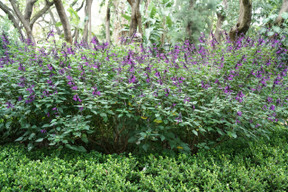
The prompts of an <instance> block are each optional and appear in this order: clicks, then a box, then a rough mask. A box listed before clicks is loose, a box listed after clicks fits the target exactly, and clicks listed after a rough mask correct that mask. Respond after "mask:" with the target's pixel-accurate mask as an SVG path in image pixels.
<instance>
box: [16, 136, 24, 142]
mask: <svg viewBox="0 0 288 192" xmlns="http://www.w3.org/2000/svg"><path fill="white" fill-rule="evenodd" d="M22 140H23V137H19V138H18V139H16V140H15V141H22Z"/></svg>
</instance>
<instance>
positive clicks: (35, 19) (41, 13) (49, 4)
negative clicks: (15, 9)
mask: <svg viewBox="0 0 288 192" xmlns="http://www.w3.org/2000/svg"><path fill="white" fill-rule="evenodd" d="M53 4H54V2H49V1H48V0H46V5H45V6H44V7H43V9H41V10H40V11H38V12H37V13H36V15H35V16H34V17H33V18H32V19H31V22H30V27H31V29H32V28H33V25H34V23H35V22H36V21H37V19H39V18H40V17H41V16H42V15H43V14H44V13H46V12H47V11H48V10H49V9H50V7H51V6H52V5H53Z"/></svg>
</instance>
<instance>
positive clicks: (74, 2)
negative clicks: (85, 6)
mask: <svg viewBox="0 0 288 192" xmlns="http://www.w3.org/2000/svg"><path fill="white" fill-rule="evenodd" d="M77 2H78V0H74V1H73V2H72V3H71V4H70V7H73V6H74V5H76V3H77Z"/></svg>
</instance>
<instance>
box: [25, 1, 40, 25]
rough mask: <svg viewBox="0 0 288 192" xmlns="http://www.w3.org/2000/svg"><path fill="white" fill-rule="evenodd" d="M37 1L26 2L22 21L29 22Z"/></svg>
mask: <svg viewBox="0 0 288 192" xmlns="http://www.w3.org/2000/svg"><path fill="white" fill-rule="evenodd" d="M37 1H38V0H28V1H27V3H26V8H25V11H24V13H25V14H24V19H25V20H26V21H30V18H31V15H32V11H33V6H34V4H35V3H36V2H37Z"/></svg>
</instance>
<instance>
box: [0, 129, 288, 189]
mask: <svg viewBox="0 0 288 192" xmlns="http://www.w3.org/2000/svg"><path fill="white" fill-rule="evenodd" d="M274 129H275V130H274V131H273V132H272V133H271V135H270V136H271V140H270V142H267V139H266V138H265V137H260V138H259V140H258V141H257V142H256V141H253V142H251V141H249V142H247V141H245V140H243V139H238V140H231V141H228V142H227V143H222V144H220V145H219V146H217V147H216V148H214V149H212V150H210V151H207V150H204V149H202V150H200V151H199V152H198V154H197V155H193V156H191V155H187V154H178V155H172V154H168V153H166V154H150V155H149V154H143V153H142V154H140V155H136V154H133V155H131V154H127V153H125V154H121V155H116V154H113V155H105V154H103V153H99V152H96V151H93V152H90V153H80V152H76V151H72V150H65V151H62V152H61V153H58V152H59V151H57V150H47V148H42V149H41V150H35V151H31V152H27V150H26V148H25V147H24V146H23V145H19V144H7V145H1V146H0V191H7V192H9V191H51V192H52V191H75V189H77V191H88V190H90V191H189V192H190V191H287V190H288V183H287V180H288V165H287V161H288V155H287V154H288V145H287V139H288V134H287V129H284V128H283V127H281V128H280V127H279V126H275V127H274Z"/></svg>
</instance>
